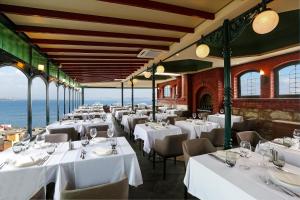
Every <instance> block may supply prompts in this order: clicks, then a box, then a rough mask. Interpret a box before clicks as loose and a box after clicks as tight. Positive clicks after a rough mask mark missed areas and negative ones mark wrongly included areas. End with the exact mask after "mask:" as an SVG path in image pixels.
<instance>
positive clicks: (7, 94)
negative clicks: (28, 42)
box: [0, 67, 152, 101]
mask: <svg viewBox="0 0 300 200" xmlns="http://www.w3.org/2000/svg"><path fill="white" fill-rule="evenodd" d="M45 94H46V92H45V84H44V82H43V80H42V79H41V78H35V79H34V80H33V82H32V99H33V100H34V99H45ZM59 94H60V96H62V95H63V88H62V87H60V90H59ZM151 95H152V92H151V90H150V89H136V90H135V91H134V97H135V98H147V99H151ZM49 96H50V99H56V87H55V85H54V83H51V84H50V86H49ZM3 98H12V99H26V98H27V78H26V76H25V75H24V74H23V73H22V72H21V71H19V70H18V69H16V68H14V67H2V68H0V99H3ZM120 98H121V90H120V89H86V90H85V99H87V100H98V101H99V99H100V100H101V99H120ZM124 98H125V99H128V98H131V90H130V89H125V90H124Z"/></svg>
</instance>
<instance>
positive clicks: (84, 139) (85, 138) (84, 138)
mask: <svg viewBox="0 0 300 200" xmlns="http://www.w3.org/2000/svg"><path fill="white" fill-rule="evenodd" d="M88 144H89V138H88V136H87V135H84V136H82V137H81V145H82V146H83V147H86V146H87V145H88Z"/></svg>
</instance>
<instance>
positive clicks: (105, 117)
mask: <svg viewBox="0 0 300 200" xmlns="http://www.w3.org/2000/svg"><path fill="white" fill-rule="evenodd" d="M102 119H103V121H104V122H105V121H106V119H107V116H106V114H105V115H103V117H102Z"/></svg>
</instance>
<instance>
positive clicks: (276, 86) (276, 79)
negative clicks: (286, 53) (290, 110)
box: [273, 60, 300, 98]
mask: <svg viewBox="0 0 300 200" xmlns="http://www.w3.org/2000/svg"><path fill="white" fill-rule="evenodd" d="M297 64H300V60H298V61H292V62H288V63H284V64H282V65H279V66H278V67H276V68H275V69H274V70H273V71H274V92H275V94H274V97H275V98H299V97H300V94H279V71H280V70H281V69H283V68H286V67H289V66H291V65H297Z"/></svg>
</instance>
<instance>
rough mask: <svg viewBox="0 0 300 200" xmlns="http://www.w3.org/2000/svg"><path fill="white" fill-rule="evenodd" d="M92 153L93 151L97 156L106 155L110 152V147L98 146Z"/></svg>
mask: <svg viewBox="0 0 300 200" xmlns="http://www.w3.org/2000/svg"><path fill="white" fill-rule="evenodd" d="M93 153H95V154H96V155H98V156H106V155H110V154H112V149H107V148H103V147H98V148H95V149H94V150H93Z"/></svg>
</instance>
